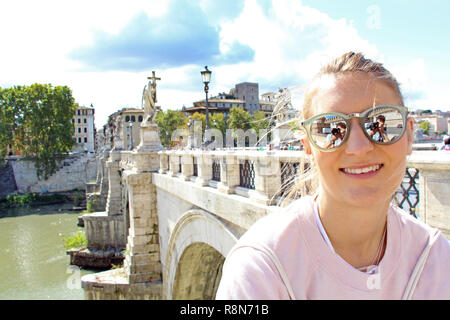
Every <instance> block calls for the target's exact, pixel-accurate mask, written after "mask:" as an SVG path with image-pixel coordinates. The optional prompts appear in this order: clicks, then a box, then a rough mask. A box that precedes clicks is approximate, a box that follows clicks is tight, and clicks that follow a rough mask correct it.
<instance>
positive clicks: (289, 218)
mask: <svg viewBox="0 0 450 320" xmlns="http://www.w3.org/2000/svg"><path fill="white" fill-rule="evenodd" d="M312 203H313V202H312V197H310V196H305V197H302V198H301V199H298V200H296V201H294V202H293V203H291V204H290V205H289V206H288V207H286V208H283V209H281V210H280V211H278V212H274V213H271V214H269V215H267V216H265V217H263V218H261V219H259V220H258V221H257V222H255V223H254V224H253V225H252V226H251V227H250V228H249V229H248V230H247V232H246V233H245V234H244V235H243V236H242V237H241V238H240V239H239V241H238V242H237V243H236V247H239V246H248V245H251V244H252V243H263V244H265V245H266V246H268V247H270V248H272V249H274V250H277V248H278V247H280V246H283V245H284V244H286V243H289V244H292V241H293V240H294V238H297V237H299V235H300V232H299V223H301V222H302V221H303V220H305V219H307V218H306V216H307V214H308V213H312V210H313V207H312Z"/></svg>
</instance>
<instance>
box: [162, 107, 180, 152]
mask: <svg viewBox="0 0 450 320" xmlns="http://www.w3.org/2000/svg"><path fill="white" fill-rule="evenodd" d="M155 122H156V124H157V125H158V127H159V137H160V139H161V143H162V144H163V146H165V147H166V148H167V147H169V146H171V145H172V144H173V143H172V141H171V138H172V133H173V132H174V131H175V130H176V129H179V128H187V127H186V117H185V116H184V114H183V113H182V112H180V111H174V110H167V111H166V112H164V111H160V112H158V114H157V115H156V117H155Z"/></svg>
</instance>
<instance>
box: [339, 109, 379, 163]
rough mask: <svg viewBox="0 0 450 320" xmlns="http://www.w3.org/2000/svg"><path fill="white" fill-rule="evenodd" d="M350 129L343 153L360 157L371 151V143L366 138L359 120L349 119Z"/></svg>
mask: <svg viewBox="0 0 450 320" xmlns="http://www.w3.org/2000/svg"><path fill="white" fill-rule="evenodd" d="M351 125H352V128H351V130H350V133H349V136H348V138H347V143H346V144H345V152H346V153H347V154H349V155H355V156H361V155H365V154H366V153H368V152H370V151H372V150H373V148H374V147H373V144H372V142H371V141H370V140H369V139H368V138H367V137H366V135H365V134H364V132H363V129H362V128H361V125H360V124H359V118H353V119H351Z"/></svg>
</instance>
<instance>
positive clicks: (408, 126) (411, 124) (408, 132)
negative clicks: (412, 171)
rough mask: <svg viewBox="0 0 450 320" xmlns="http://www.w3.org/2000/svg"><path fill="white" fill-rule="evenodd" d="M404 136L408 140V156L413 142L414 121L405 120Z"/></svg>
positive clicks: (410, 119)
mask: <svg viewBox="0 0 450 320" xmlns="http://www.w3.org/2000/svg"><path fill="white" fill-rule="evenodd" d="M406 136H407V138H408V150H407V154H408V155H410V154H411V153H412V144H413V141H414V120H413V119H412V118H408V119H407V120H406Z"/></svg>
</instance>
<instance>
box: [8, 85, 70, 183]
mask: <svg viewBox="0 0 450 320" xmlns="http://www.w3.org/2000/svg"><path fill="white" fill-rule="evenodd" d="M0 108H1V111H0V114H1V115H0V117H3V118H5V119H6V125H3V126H2V129H0V135H1V136H0V140H3V139H6V141H9V142H12V145H13V146H14V147H15V148H16V149H17V150H18V151H19V152H20V153H22V154H23V155H24V156H26V157H27V158H29V159H31V160H32V161H33V162H34V165H35V167H36V173H37V176H38V178H39V179H41V178H44V179H47V178H48V177H49V176H50V175H51V174H53V173H54V172H55V171H56V169H57V168H58V166H59V164H60V162H61V161H62V160H63V159H64V158H65V157H66V155H67V153H68V152H69V151H70V150H71V149H72V148H73V146H74V144H75V141H74V139H73V124H72V118H73V115H74V112H75V104H74V98H73V97H72V91H71V90H70V89H69V88H68V87H67V86H57V87H53V86H52V85H51V84H33V85H31V86H16V87H13V88H5V89H1V90H0ZM11 114H12V118H11ZM3 118H2V119H3ZM2 145H3V143H2ZM0 150H3V147H0Z"/></svg>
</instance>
